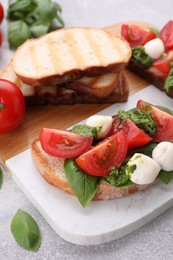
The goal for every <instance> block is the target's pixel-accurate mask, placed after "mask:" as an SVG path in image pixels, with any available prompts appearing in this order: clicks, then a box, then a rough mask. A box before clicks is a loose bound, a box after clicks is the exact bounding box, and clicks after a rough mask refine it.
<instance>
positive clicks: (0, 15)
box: [0, 3, 4, 23]
mask: <svg viewBox="0 0 173 260" xmlns="http://www.w3.org/2000/svg"><path fill="white" fill-rule="evenodd" d="M3 18H4V8H3V6H2V4H1V3H0V23H2V20H3Z"/></svg>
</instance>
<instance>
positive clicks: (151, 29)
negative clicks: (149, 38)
mask: <svg viewBox="0 0 173 260" xmlns="http://www.w3.org/2000/svg"><path fill="white" fill-rule="evenodd" d="M148 29H149V30H150V31H152V32H154V33H155V34H156V36H157V37H159V33H160V32H159V30H157V29H155V28H153V27H148Z"/></svg>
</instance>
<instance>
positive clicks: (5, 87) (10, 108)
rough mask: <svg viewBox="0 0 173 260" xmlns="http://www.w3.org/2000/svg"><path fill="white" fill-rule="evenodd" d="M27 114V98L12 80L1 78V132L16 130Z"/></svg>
mask: <svg viewBox="0 0 173 260" xmlns="http://www.w3.org/2000/svg"><path fill="white" fill-rule="evenodd" d="M24 114H25V100H24V97H23V94H22V92H21V91H20V89H19V88H18V87H17V86H16V85H15V84H14V83H12V82H10V81H8V80H4V79H0V134H4V133H7V132H10V131H12V130H14V129H15V128H16V127H17V126H18V125H19V124H20V123H21V121H22V119H23V117H24Z"/></svg>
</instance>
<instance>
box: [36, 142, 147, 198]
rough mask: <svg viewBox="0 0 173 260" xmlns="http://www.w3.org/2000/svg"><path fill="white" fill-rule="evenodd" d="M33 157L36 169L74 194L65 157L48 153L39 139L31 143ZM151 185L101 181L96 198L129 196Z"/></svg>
mask: <svg viewBox="0 0 173 260" xmlns="http://www.w3.org/2000/svg"><path fill="white" fill-rule="evenodd" d="M31 151H32V159H33V162H34V164H35V167H36V169H37V170H38V172H39V173H40V174H41V175H42V177H43V178H44V179H45V180H46V181H47V182H48V183H49V184H51V185H53V186H55V187H57V188H59V189H61V190H63V191H65V192H67V193H68V194H70V195H74V193H73V191H72V190H71V188H70V186H69V184H68V182H67V180H66V177H65V172H64V167H63V165H64V159H61V158H56V157H53V156H50V155H48V154H46V153H45V152H44V151H43V149H42V147H41V144H40V142H39V141H38V140H36V141H34V142H33V143H32V145H31ZM148 186H149V185H134V186H131V187H128V188H118V187H115V186H112V185H110V184H108V183H106V182H105V181H101V182H100V184H99V188H98V191H97V193H96V195H95V197H94V200H110V199H115V198H120V197H124V196H128V195H130V194H132V193H135V192H138V191H140V190H143V189H145V188H147V187H148Z"/></svg>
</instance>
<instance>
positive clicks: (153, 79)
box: [127, 59, 173, 98]
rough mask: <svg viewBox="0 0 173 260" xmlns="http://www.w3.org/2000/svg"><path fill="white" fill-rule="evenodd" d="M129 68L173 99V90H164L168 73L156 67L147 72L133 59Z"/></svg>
mask: <svg viewBox="0 0 173 260" xmlns="http://www.w3.org/2000/svg"><path fill="white" fill-rule="evenodd" d="M127 68H128V69H129V70H130V71H132V72H133V73H135V74H136V75H138V76H139V77H141V78H143V79H145V80H146V81H148V82H149V83H150V84H153V85H154V86H155V87H157V88H158V89H159V90H161V91H164V92H165V93H166V94H167V95H168V96H169V97H171V98H173V89H170V90H169V91H168V92H166V91H165V89H164V84H165V80H166V78H167V74H166V73H163V72H161V71H159V70H157V69H156V68H154V67H150V68H149V69H146V70H145V69H144V68H143V67H142V66H140V65H138V64H137V63H136V62H135V61H134V60H132V59H131V60H130V62H129V64H128V66H127Z"/></svg>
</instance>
